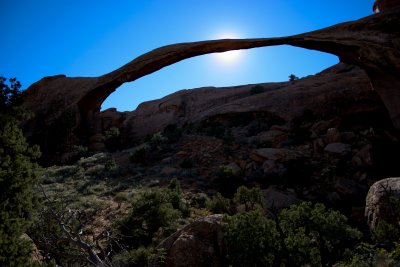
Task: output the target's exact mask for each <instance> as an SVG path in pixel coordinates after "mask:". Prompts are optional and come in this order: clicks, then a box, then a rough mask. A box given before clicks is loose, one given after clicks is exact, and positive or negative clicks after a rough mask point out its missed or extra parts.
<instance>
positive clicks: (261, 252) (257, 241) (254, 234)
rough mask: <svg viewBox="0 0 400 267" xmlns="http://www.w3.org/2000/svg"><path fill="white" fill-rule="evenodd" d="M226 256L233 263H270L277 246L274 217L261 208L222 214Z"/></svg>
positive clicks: (252, 264)
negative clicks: (232, 214)
mask: <svg viewBox="0 0 400 267" xmlns="http://www.w3.org/2000/svg"><path fill="white" fill-rule="evenodd" d="M225 221H226V223H227V224H226V226H225V228H224V237H225V241H226V245H227V258H228V261H229V263H230V264H232V265H233V266H272V265H273V264H274V263H275V261H276V256H275V255H277V254H278V252H279V250H280V246H279V243H278V232H277V231H276V228H275V223H274V221H272V220H270V219H268V218H266V217H265V216H264V215H263V214H262V213H261V212H260V211H250V212H247V213H239V214H236V215H234V216H231V217H225Z"/></svg>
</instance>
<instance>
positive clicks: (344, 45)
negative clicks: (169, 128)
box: [25, 8, 400, 146]
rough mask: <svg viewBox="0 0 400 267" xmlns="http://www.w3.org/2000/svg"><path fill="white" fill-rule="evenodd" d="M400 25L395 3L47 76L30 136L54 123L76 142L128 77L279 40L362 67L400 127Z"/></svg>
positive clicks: (31, 102)
mask: <svg viewBox="0 0 400 267" xmlns="http://www.w3.org/2000/svg"><path fill="white" fill-rule="evenodd" d="M398 25H400V9H399V8H394V9H392V10H387V11H386V12H384V13H378V14H375V15H371V16H368V17H366V18H363V19H360V20H357V21H351V22H346V23H342V24H338V25H335V26H331V27H328V28H324V29H321V30H317V31H313V32H308V33H304V34H299V35H294V36H288V37H280V38H258V39H225V40H211V41H201V42H192V43H181V44H173V45H168V46H164V47H161V48H157V49H155V50H153V51H150V52H148V53H146V54H144V55H141V56H139V57H138V58H136V59H134V60H133V61H131V62H129V63H128V64H126V65H124V66H122V67H121V68H119V69H117V70H115V71H112V72H110V73H107V74H105V75H102V76H99V77H90V78H89V77H86V78H85V77H79V78H71V77H66V76H63V75H59V76H53V77H46V78H44V79H42V80H40V81H38V82H37V83H35V84H33V85H32V86H30V87H29V88H28V90H27V97H26V101H25V106H26V107H27V108H28V109H30V110H31V111H33V112H34V113H35V114H36V119H34V120H33V121H31V122H29V123H28V124H27V129H28V135H29V133H31V136H34V135H37V134H38V133H40V135H41V137H42V138H43V134H45V135H46V133H43V131H44V130H39V129H38V128H39V126H40V125H47V126H48V125H53V126H54V127H55V128H56V129H57V128H59V127H60V126H62V127H63V129H64V132H65V137H64V138H66V140H58V142H59V143H63V144H65V143H66V142H67V143H75V142H76V140H77V139H81V138H83V137H84V136H87V135H88V133H90V131H91V128H92V127H93V125H92V124H91V121H92V119H93V116H94V115H95V114H96V113H97V112H99V111H100V107H101V104H102V102H103V101H104V100H105V99H106V98H107V97H108V96H109V95H110V94H111V93H112V92H113V91H115V89H116V88H118V87H119V86H120V85H121V84H123V83H125V82H131V81H134V80H136V79H138V78H140V77H143V76H145V75H148V74H150V73H152V72H155V71H157V70H159V69H161V68H163V67H165V66H168V65H171V64H174V63H176V62H179V61H181V60H184V59H187V58H190V57H194V56H199V55H204V54H208V53H215V52H224V51H228V50H236V49H250V48H257V47H265V46H275V45H292V46H297V47H302V48H306V49H313V50H319V51H322V52H327V53H331V54H335V55H337V56H339V58H340V59H341V61H343V62H346V63H350V64H354V65H358V66H359V67H361V68H362V69H364V70H365V72H366V73H367V75H368V77H369V78H370V81H371V84H372V86H373V88H374V89H375V90H376V91H377V92H378V93H379V95H380V96H381V98H382V100H383V102H384V104H385V106H386V108H387V110H388V111H389V114H390V116H391V119H392V122H393V124H394V126H395V127H396V128H397V129H400V105H399V103H400V91H399V89H400V31H399V28H398ZM38 118H40V120H39V122H38ZM60 121H64V123H60ZM50 128H51V127H50ZM29 129H30V130H29ZM41 132H42V133H41ZM52 138H53V139H54V138H55V137H54V136H53V137H52ZM33 139H35V138H33ZM39 143H40V142H39ZM46 146H51V144H47V145H46Z"/></svg>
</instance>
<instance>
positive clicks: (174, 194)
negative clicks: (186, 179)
mask: <svg viewBox="0 0 400 267" xmlns="http://www.w3.org/2000/svg"><path fill="white" fill-rule="evenodd" d="M168 188H169V190H167V191H166V192H167V193H168V195H169V202H170V203H171V204H172V207H173V208H174V209H177V210H179V211H180V212H181V213H182V216H183V217H185V218H186V217H189V216H190V205H189V203H188V202H187V201H186V200H185V199H184V198H183V193H182V188H181V184H180V182H179V180H178V178H176V177H174V178H172V179H171V181H170V184H169V186H168Z"/></svg>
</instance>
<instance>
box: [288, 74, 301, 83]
mask: <svg viewBox="0 0 400 267" xmlns="http://www.w3.org/2000/svg"><path fill="white" fill-rule="evenodd" d="M298 79H299V77H297V76H296V75H294V74H290V75H289V81H291V82H293V81H296V80H298Z"/></svg>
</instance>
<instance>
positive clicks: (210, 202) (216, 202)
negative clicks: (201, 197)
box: [205, 193, 231, 214]
mask: <svg viewBox="0 0 400 267" xmlns="http://www.w3.org/2000/svg"><path fill="white" fill-rule="evenodd" d="M205 206H206V208H207V209H208V210H209V211H211V212H213V213H215V214H220V213H225V214H230V213H231V211H230V200H229V199H227V198H225V197H223V196H222V195H221V194H220V193H217V194H216V195H215V196H212V198H211V199H210V198H209V199H207V200H206V203H205Z"/></svg>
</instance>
